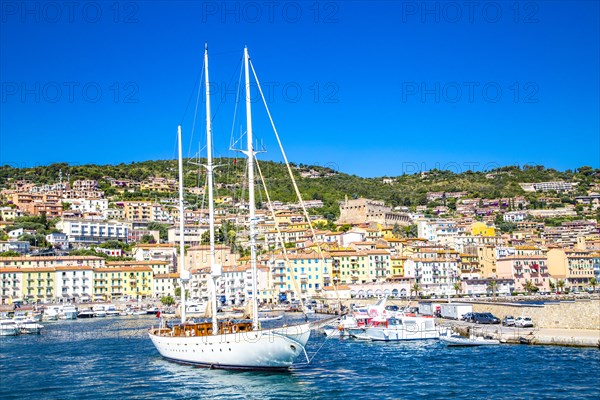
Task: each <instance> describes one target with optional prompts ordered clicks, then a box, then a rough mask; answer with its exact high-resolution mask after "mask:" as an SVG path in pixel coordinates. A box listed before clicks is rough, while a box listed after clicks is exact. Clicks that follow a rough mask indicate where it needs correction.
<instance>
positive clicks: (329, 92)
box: [203, 81, 340, 104]
mask: <svg viewBox="0 0 600 400" xmlns="http://www.w3.org/2000/svg"><path fill="white" fill-rule="evenodd" d="M209 86H210V93H211V96H214V97H213V98H214V100H213V101H217V102H219V103H222V104H224V103H227V102H228V101H229V102H234V101H236V99H237V98H238V87H237V85H233V84H231V83H229V84H228V83H226V82H212V83H210V84H209ZM261 90H262V94H263V95H264V98H265V101H266V102H267V103H269V104H271V103H277V102H285V103H299V102H301V101H310V102H313V103H323V104H335V103H339V102H340V98H339V93H340V86H339V85H338V84H337V83H336V82H332V81H329V82H324V83H321V82H312V83H310V84H302V83H298V82H261V84H260V90H259V87H258V86H257V85H256V83H251V84H250V98H251V102H253V103H256V102H262V98H261ZM203 101H204V99H203Z"/></svg>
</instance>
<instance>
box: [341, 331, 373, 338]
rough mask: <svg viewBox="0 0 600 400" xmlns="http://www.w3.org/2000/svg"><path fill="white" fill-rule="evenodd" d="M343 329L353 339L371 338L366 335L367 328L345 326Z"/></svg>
mask: <svg viewBox="0 0 600 400" xmlns="http://www.w3.org/2000/svg"><path fill="white" fill-rule="evenodd" d="M344 331H346V332H348V336H350V337H352V338H354V339H359V340H371V338H370V337H369V336H367V332H366V331H367V330H366V329H365V328H345V329H344Z"/></svg>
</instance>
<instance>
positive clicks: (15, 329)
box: [0, 319, 21, 336]
mask: <svg viewBox="0 0 600 400" xmlns="http://www.w3.org/2000/svg"><path fill="white" fill-rule="evenodd" d="M20 333H21V329H19V326H18V325H17V323H16V322H15V321H13V320H12V319H1V320H0V336H17V335H18V334H20Z"/></svg>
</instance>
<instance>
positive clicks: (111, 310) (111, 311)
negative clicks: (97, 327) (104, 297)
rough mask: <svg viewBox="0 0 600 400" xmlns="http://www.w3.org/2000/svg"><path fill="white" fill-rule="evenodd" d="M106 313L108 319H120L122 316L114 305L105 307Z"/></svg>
mask: <svg viewBox="0 0 600 400" xmlns="http://www.w3.org/2000/svg"><path fill="white" fill-rule="evenodd" d="M104 311H105V312H106V316H107V317H118V316H120V315H121V312H120V311H119V310H117V307H115V305H114V304H109V305H107V306H106V307H105V309H104Z"/></svg>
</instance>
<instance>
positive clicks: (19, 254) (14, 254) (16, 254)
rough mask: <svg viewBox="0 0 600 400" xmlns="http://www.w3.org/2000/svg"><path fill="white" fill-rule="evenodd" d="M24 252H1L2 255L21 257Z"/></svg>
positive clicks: (0, 255)
mask: <svg viewBox="0 0 600 400" xmlns="http://www.w3.org/2000/svg"><path fill="white" fill-rule="evenodd" d="M21 256H22V254H21V253H18V252H16V251H4V252H2V253H0V257H21Z"/></svg>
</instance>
